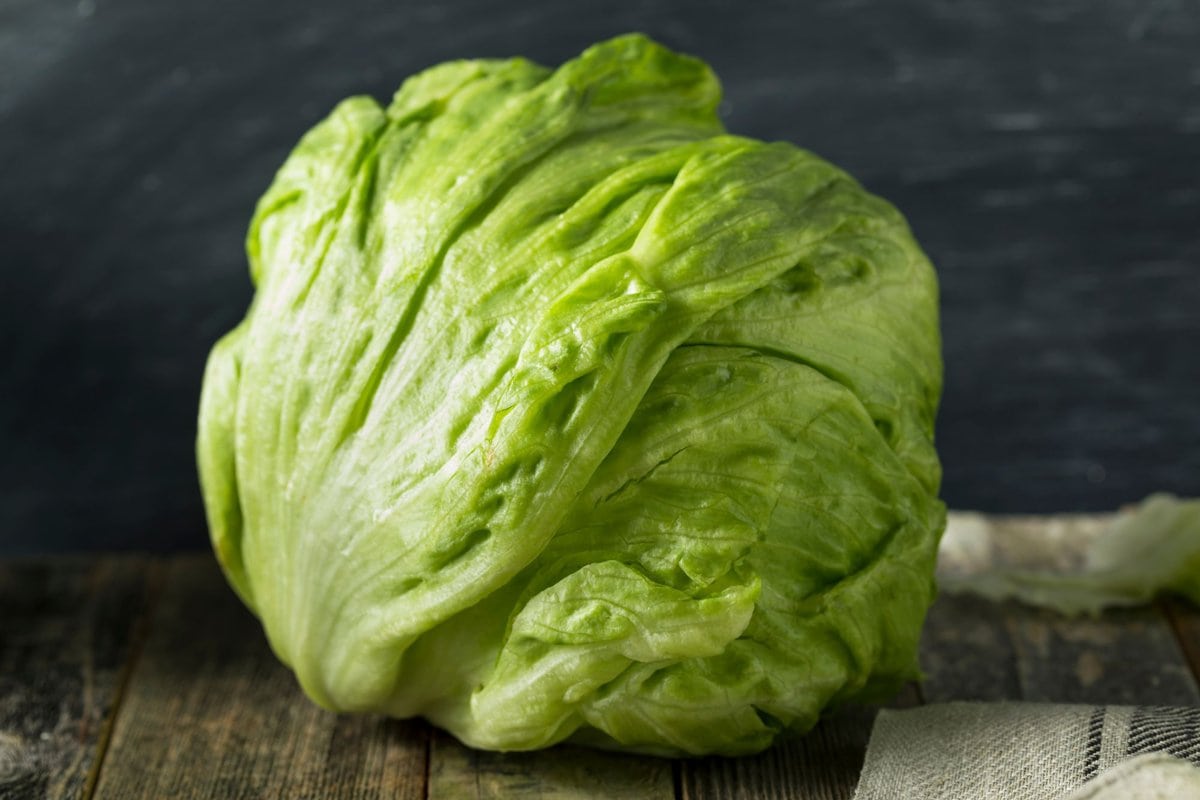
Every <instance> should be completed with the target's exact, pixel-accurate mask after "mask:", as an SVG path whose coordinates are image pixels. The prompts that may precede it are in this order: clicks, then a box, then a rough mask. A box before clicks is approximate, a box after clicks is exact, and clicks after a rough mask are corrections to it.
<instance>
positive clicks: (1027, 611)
mask: <svg viewBox="0 0 1200 800" xmlns="http://www.w3.org/2000/svg"><path fill="white" fill-rule="evenodd" d="M1111 521H1112V516H1111V515H1095V514H1061V515H1055V516H1052V517H1028V516H1021V517H985V516H982V515H972V514H962V513H959V514H953V515H951V529H950V530H949V531H948V532H947V534H946V539H945V540H944V541H943V547H942V552H941V554H940V557H939V571H943V570H945V571H951V572H957V573H959V574H965V575H970V574H972V573H974V572H975V571H978V570H987V569H993V568H1019V569H1043V570H1058V571H1070V570H1072V569H1076V568H1078V566H1079V564H1080V563H1082V561H1083V559H1084V554H1085V552H1086V550H1087V548H1088V546H1089V545H1090V544H1091V542H1092V541H1094V540H1095V538H1096V537H1097V536H1098V535H1100V534H1101V533H1102V531H1103V530H1104V529H1105V528H1106V527H1107V526H1108V524H1110V523H1111ZM921 651H922V657H923V664H924V667H925V670H926V673H927V680H926V681H925V683H924V685H923V691H924V693H925V697H926V699H927V700H929V701H931V702H933V701H944V700H1004V699H1022V700H1030V701H1043V702H1061V703H1098V704H1103V703H1111V704H1131V705H1132V704H1140V705H1196V704H1197V703H1200V690H1198V688H1197V682H1196V677H1195V675H1194V674H1193V670H1192V668H1191V667H1190V666H1189V664H1188V659H1187V657H1186V656H1185V652H1184V650H1183V649H1181V645H1180V642H1179V641H1178V640H1177V638H1176V631H1175V629H1174V628H1173V627H1172V624H1171V621H1170V620H1169V619H1168V618H1167V616H1166V615H1165V614H1164V613H1163V610H1162V608H1161V606H1151V607H1145V608H1134V609H1113V610H1110V611H1108V612H1106V613H1105V614H1103V615H1101V616H1098V617H1090V616H1079V617H1068V616H1065V615H1063V614H1059V613H1057V612H1054V611H1050V610H1046V609H1037V608H1031V607H1029V606H1026V605H1022V604H1020V603H1017V602H1006V603H990V602H987V601H985V600H982V599H980V598H978V597H973V596H971V595H960V596H946V595H943V596H941V597H939V598H938V600H937V602H936V603H935V604H934V607H933V609H932V610H931V612H930V616H929V620H928V623H927V624H926V627H925V630H924V632H923V638H922V647H921Z"/></svg>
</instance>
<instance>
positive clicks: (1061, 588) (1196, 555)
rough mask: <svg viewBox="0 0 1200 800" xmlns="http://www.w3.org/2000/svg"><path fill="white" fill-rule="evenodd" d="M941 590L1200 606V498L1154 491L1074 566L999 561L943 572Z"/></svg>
mask: <svg viewBox="0 0 1200 800" xmlns="http://www.w3.org/2000/svg"><path fill="white" fill-rule="evenodd" d="M941 586H942V589H943V590H944V591H946V592H949V593H952V594H975V595H979V596H981V597H986V598H987V599H989V600H994V601H1000V600H1007V599H1014V600H1019V601H1021V602H1022V603H1025V604H1027V605H1032V606H1039V607H1042V608H1050V609H1054V610H1056V611H1059V612H1061V613H1063V614H1068V615H1077V614H1091V615H1097V614H1099V613H1100V612H1102V611H1103V610H1104V609H1106V608H1116V607H1121V606H1137V605H1143V604H1146V603H1149V602H1151V601H1152V600H1154V598H1155V597H1157V596H1159V595H1161V594H1175V595H1179V596H1181V597H1185V598H1187V599H1189V600H1191V601H1192V602H1193V603H1196V604H1198V605H1200V499H1184V500H1181V499H1180V498H1178V497H1175V496H1174V495H1170V494H1166V493H1160V494H1154V495H1151V496H1150V497H1148V498H1146V499H1145V500H1144V501H1143V502H1141V503H1139V504H1138V505H1137V506H1136V507H1134V508H1132V509H1129V510H1127V511H1125V512H1123V513H1121V514H1119V515H1117V516H1116V517H1115V518H1114V519H1113V521H1112V522H1111V523H1110V524H1109V525H1108V526H1107V527H1105V528H1104V529H1103V530H1102V531H1101V532H1100V533H1099V534H1098V535H1097V536H1096V537H1095V539H1093V540H1092V541H1091V542H1090V543H1088V545H1087V546H1086V548H1085V549H1084V552H1083V563H1082V565H1081V566H1080V567H1079V569H1077V570H1075V571H1072V572H1062V571H1047V570H1032V569H1011V568H1007V569H1006V568H998V569H989V570H985V571H977V572H971V573H969V574H947V575H944V576H943V577H942V579H941Z"/></svg>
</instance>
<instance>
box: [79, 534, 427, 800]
mask: <svg viewBox="0 0 1200 800" xmlns="http://www.w3.org/2000/svg"><path fill="white" fill-rule="evenodd" d="M426 751H427V734H426V728H425V726H423V725H421V724H417V723H403V722H396V721H389V720H383V719H380V718H378V717H365V716H364V717H346V716H337V715H334V714H331V713H328V712H325V711H322V710H321V709H319V708H317V707H316V706H314V705H313V704H312V703H311V702H309V701H308V700H307V699H306V698H305V697H304V696H303V695H302V694H301V693H300V690H299V689H298V688H297V686H296V682H295V679H294V678H293V676H292V675H291V674H290V673H289V672H288V671H287V670H286V669H285V668H284V667H283V666H282V665H281V664H280V663H279V662H278V661H277V660H276V659H275V657H274V656H273V655H272V654H271V652H270V650H269V648H268V647H267V644H266V641H265V638H264V636H263V633H262V630H261V628H260V627H259V625H258V623H257V621H256V620H255V619H254V618H253V617H252V616H251V615H250V614H249V613H248V612H247V611H246V610H245V609H244V608H243V607H242V606H241V604H240V603H239V602H238V601H237V599H236V597H235V596H234V594H233V592H232V591H231V590H230V589H229V588H228V587H227V586H226V585H225V582H224V580H223V579H222V577H221V575H220V573H219V572H218V569H217V567H216V564H215V563H214V561H213V560H212V558H211V557H210V556H207V555H206V556H189V557H183V558H180V559H177V560H175V561H173V562H172V563H171V564H170V565H169V568H168V570H167V572H166V575H165V582H164V588H163V592H162V597H161V601H160V602H159V604H158V608H157V609H156V611H155V614H154V616H153V620H152V624H151V628H150V633H149V635H148V637H147V640H146V644H145V647H144V649H143V653H142V656H141V658H140V659H139V661H138V663H137V665H136V667H135V669H134V672H133V675H132V677H131V680H130V686H129V689H128V691H127V692H126V696H125V700H124V702H123V703H122V707H121V711H120V713H119V714H118V716H117V718H116V723H115V726H114V730H113V735H112V742H111V744H110V746H109V750H108V756H107V758H106V759H105V762H104V766H103V769H102V770H101V773H100V780H99V785H98V787H97V791H96V797H97V798H98V799H99V800H105V799H106V798H112V799H113V800H129V799H131V798H163V797H188V798H221V800H231V799H232V798H250V797H254V798H259V797H320V798H388V799H389V800H392V799H393V798H421V797H423V796H424V791H425V763H426Z"/></svg>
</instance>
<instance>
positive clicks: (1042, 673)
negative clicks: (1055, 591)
mask: <svg viewBox="0 0 1200 800" xmlns="http://www.w3.org/2000/svg"><path fill="white" fill-rule="evenodd" d="M1005 624H1006V626H1007V628H1008V631H1009V635H1010V637H1011V639H1012V642H1013V646H1014V648H1015V650H1016V655H1017V669H1018V673H1019V680H1020V685H1021V698H1022V699H1024V700H1034V701H1042V702H1059V703H1097V704H1102V703H1111V704H1120V705H1174V706H1194V705H1200V690H1198V689H1197V686H1196V679H1195V677H1194V676H1193V675H1192V670H1191V668H1190V667H1189V665H1188V663H1187V659H1186V658H1185V656H1184V654H1183V651H1182V650H1181V649H1180V646H1179V642H1178V641H1177V640H1176V638H1175V634H1174V631H1173V630H1172V628H1171V625H1170V622H1168V620H1167V619H1166V617H1164V616H1163V615H1162V613H1160V611H1159V610H1158V609H1157V608H1154V607H1149V608H1138V609H1116V610H1111V611H1108V612H1106V613H1105V614H1104V615H1103V616H1101V617H1097V618H1092V617H1079V618H1067V617H1064V616H1062V615H1061V614H1057V613H1054V612H1052V611H1045V610H1034V609H1029V608H1022V607H1015V606H1014V607H1012V608H1009V609H1008V610H1007V612H1006V614H1005Z"/></svg>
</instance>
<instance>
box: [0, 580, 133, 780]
mask: <svg viewBox="0 0 1200 800" xmlns="http://www.w3.org/2000/svg"><path fill="white" fill-rule="evenodd" d="M150 573H151V565H150V563H149V562H148V560H147V559H144V558H134V557H127V558H121V559H117V558H87V559H84V558H70V559H46V560H42V561H28V562H11V563H0V797H4V798H9V799H11V800H16V799H17V798H21V799H22V800H24V799H25V798H28V799H29V800H33V799H34V798H54V799H55V800H57V799H58V798H79V797H86V796H87V795H88V794H89V793H90V791H91V784H92V781H93V779H94V772H95V769H96V767H97V763H98V759H99V758H100V757H101V756H102V753H103V749H104V745H105V739H106V734H107V732H108V726H109V723H110V720H111V716H112V713H113V711H114V708H115V707H116V704H117V702H118V696H119V694H120V689H121V685H122V679H123V677H124V675H125V670H126V665H127V664H128V661H129V659H130V653H131V651H132V650H133V649H134V648H135V642H136V640H137V638H138V637H137V631H138V629H139V625H138V621H139V620H140V619H141V618H142V617H143V614H144V612H145V609H146V605H147V601H148V580H149V575H150Z"/></svg>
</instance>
